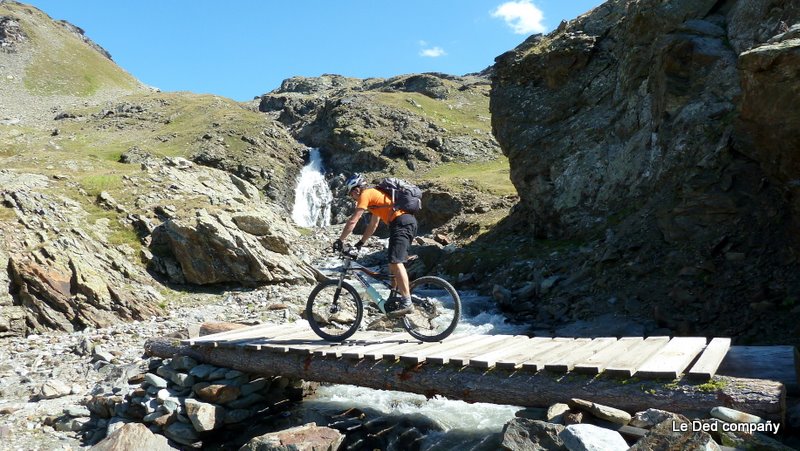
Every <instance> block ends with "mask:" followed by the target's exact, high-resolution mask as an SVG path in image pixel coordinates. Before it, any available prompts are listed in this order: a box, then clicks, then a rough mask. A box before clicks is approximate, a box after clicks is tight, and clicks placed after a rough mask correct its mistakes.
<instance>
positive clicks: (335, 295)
mask: <svg viewBox="0 0 800 451" xmlns="http://www.w3.org/2000/svg"><path fill="white" fill-rule="evenodd" d="M348 269H350V259H349V258H347V259H345V262H344V270H342V273H341V274H340V275H339V283H338V284H336V291H334V292H333V303H332V304H331V308H330V313H331V314H333V313H336V312H338V311H339V296H340V295H341V294H342V283H343V282H344V278H345V276H346V275H347V270H348Z"/></svg>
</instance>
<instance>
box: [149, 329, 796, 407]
mask: <svg viewBox="0 0 800 451" xmlns="http://www.w3.org/2000/svg"><path fill="white" fill-rule="evenodd" d="M145 352H146V353H147V354H148V355H151V356H155V357H162V358H169V357H173V356H176V355H187V356H190V357H192V358H194V359H196V360H199V361H201V362H205V363H210V364H213V365H217V366H224V367H229V368H234V369H237V370H240V371H245V372H249V373H256V374H263V375H265V376H286V377H295V378H299V379H304V380H307V381H317V382H330V383H336V384H350V385H359V386H363V387H370V388H376V389H384V390H398V391H405V392H411V393H419V394H423V395H426V396H428V397H431V396H434V395H441V396H444V397H446V398H449V399H460V400H464V401H467V402H488V403H495V404H510V405H518V406H524V407H545V406H549V405H551V404H554V403H557V402H566V401H568V400H569V399H570V398H582V399H586V400H590V401H593V402H596V403H599V404H605V405H609V406H613V407H616V408H619V409H623V410H626V411H628V412H631V413H633V412H637V411H641V410H645V409H648V408H651V407H652V408H657V409H663V410H667V411H671V412H678V413H680V412H697V411H710V410H711V409H712V408H713V407H717V406H726V407H730V408H733V409H737V410H741V411H744V412H748V413H751V414H754V415H758V416H760V417H762V418H765V419H769V420H772V421H781V422H782V421H783V419H784V415H785V409H786V390H785V387H784V385H783V384H781V383H780V382H775V381H770V380H762V379H747V378H736V377H727V376H715V377H714V378H713V379H712V380H711V381H710V382H706V383H703V384H698V383H693V382H691V381H686V380H683V379H681V380H677V381H663V380H662V381H659V380H637V379H635V378H634V379H627V380H625V379H617V378H613V377H604V376H601V377H591V376H586V375H581V374H573V373H569V374H554V373H550V372H547V371H540V372H537V373H531V372H528V371H509V370H500V369H490V370H480V369H476V368H470V367H456V366H448V365H445V366H439V365H429V364H425V363H422V364H418V365H408V364H405V363H401V362H399V361H392V362H389V361H385V360H381V361H372V360H367V359H363V360H349V359H336V358H331V357H315V356H313V355H311V354H309V355H301V354H294V353H278V352H268V351H257V350H253V349H248V348H244V347H232V348H231V347H225V348H222V347H210V346H208V347H199V346H189V345H184V344H181V343H180V341H179V340H176V339H172V338H155V339H151V340H148V341H147V343H146V344H145Z"/></svg>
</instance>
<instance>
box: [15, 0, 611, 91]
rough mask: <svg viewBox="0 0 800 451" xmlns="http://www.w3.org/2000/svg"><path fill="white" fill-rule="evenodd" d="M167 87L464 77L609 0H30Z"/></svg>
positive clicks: (250, 87) (257, 87) (256, 87)
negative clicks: (337, 77) (329, 76)
mask: <svg viewBox="0 0 800 451" xmlns="http://www.w3.org/2000/svg"><path fill="white" fill-rule="evenodd" d="M22 1H23V2H25V3H29V4H31V5H33V6H36V7H37V8H39V9H41V10H42V11H44V12H45V13H47V14H48V15H50V17H52V18H53V19H57V20H58V19H64V20H67V21H69V22H71V23H72V24H74V25H77V26H79V27H81V28H83V29H84V30H85V31H86V35H87V36H89V37H90V38H91V39H92V40H94V41H95V42H97V43H98V44H100V45H101V46H103V47H104V48H105V49H106V50H108V51H109V53H111V55H112V57H113V58H114V61H116V62H117V64H119V65H120V66H122V67H123V68H124V69H125V70H127V71H128V72H130V73H131V74H132V75H133V76H135V77H136V78H138V79H139V80H141V81H142V82H144V83H146V84H148V85H151V86H155V87H158V88H160V89H161V90H164V91H192V92H196V93H211V94H217V95H221V96H225V97H230V98H233V99H236V100H240V101H243V100H249V99H252V98H253V97H255V96H258V95H261V94H263V93H266V92H269V91H271V90H273V89H276V88H278V87H279V86H280V83H281V81H282V80H284V79H286V78H289V77H291V76H294V75H302V76H319V75H321V74H324V73H333V74H341V75H345V76H350V77H358V78H368V77H380V78H386V77H391V76H394V75H401V74H408V73H419V72H444V73H448V74H454V75H463V74H466V73H470V72H478V71H481V70H483V69H485V68H486V67H488V66H490V65H491V64H493V62H494V58H495V57H496V56H498V55H500V54H502V53H503V52H506V51H508V50H511V49H513V48H514V47H516V46H517V45H518V44H519V43H521V42H522V41H523V40H524V39H525V38H526V37H528V36H529V35H531V34H533V33H536V32H549V31H551V30H553V29H554V28H555V27H557V26H558V24H559V22H560V21H561V20H563V19H573V18H575V17H577V16H578V15H580V14H582V13H584V12H586V11H588V10H590V9H592V8H594V7H595V6H597V5H599V4H601V3H602V1H601V0H570V1H567V0H532V1H531V0H515V1H510V2H506V1H503V0H474V1H471V0H460V1H457V0H402V1H391V2H389V1H379V0H339V1H336V0H292V1H280V2H279V1H260V0H227V1H225V2H221V1H209V0H136V1H133V0H29V1H25V0H22Z"/></svg>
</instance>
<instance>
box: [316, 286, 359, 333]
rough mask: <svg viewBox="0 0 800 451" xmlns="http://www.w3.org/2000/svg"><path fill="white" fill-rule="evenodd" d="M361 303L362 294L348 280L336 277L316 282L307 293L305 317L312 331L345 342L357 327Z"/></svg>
mask: <svg viewBox="0 0 800 451" xmlns="http://www.w3.org/2000/svg"><path fill="white" fill-rule="evenodd" d="M363 315H364V306H363V304H362V303H361V296H359V295H358V292H356V290H355V288H353V286H352V285H350V284H349V283H347V282H342V287H341V288H339V281H338V280H328V281H325V282H322V283H320V284H319V285H317V286H316V287H315V288H314V290H313V291H311V294H310V295H309V296H308V302H307V303H306V320H308V325H309V326H311V330H313V331H314V333H316V334H317V335H319V336H320V337H321V338H322V339H324V340H328V341H344V340H346V339H348V338H349V337H350V336H352V335H353V334H354V333H356V331H357V330H358V327H359V325H360V324H361V318H362V316H363Z"/></svg>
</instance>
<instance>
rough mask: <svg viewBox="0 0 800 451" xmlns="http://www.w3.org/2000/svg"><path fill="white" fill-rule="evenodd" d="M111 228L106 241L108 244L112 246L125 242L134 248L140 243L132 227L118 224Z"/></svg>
mask: <svg viewBox="0 0 800 451" xmlns="http://www.w3.org/2000/svg"><path fill="white" fill-rule="evenodd" d="M111 224H114V223H111ZM117 224H119V223H117ZM111 230H112V232H111V234H110V235H109V236H108V242H109V243H110V244H112V245H114V246H118V245H121V244H127V245H128V246H130V247H132V248H134V249H136V248H137V247H139V246H140V245H141V242H140V241H139V236H138V235H136V232H135V231H134V230H133V229H130V228H128V227H124V226H122V225H121V224H120V225H119V226H118V227H112V228H111Z"/></svg>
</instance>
